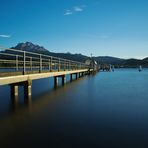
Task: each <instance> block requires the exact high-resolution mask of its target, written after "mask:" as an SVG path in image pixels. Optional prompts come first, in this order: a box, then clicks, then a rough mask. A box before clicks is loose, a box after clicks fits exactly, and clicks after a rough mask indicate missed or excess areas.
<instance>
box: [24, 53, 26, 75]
mask: <svg viewBox="0 0 148 148" xmlns="http://www.w3.org/2000/svg"><path fill="white" fill-rule="evenodd" d="M25 72H26V52H25V51H24V54H23V75H25Z"/></svg>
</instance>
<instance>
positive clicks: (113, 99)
mask: <svg viewBox="0 0 148 148" xmlns="http://www.w3.org/2000/svg"><path fill="white" fill-rule="evenodd" d="M67 79H68V80H69V77H67ZM9 89H10V88H9V86H3V87H2V86H0V148H5V147H51V148H55V147H57V148H60V147H64V148H71V147H75V148H78V147H80V148H83V147H90V148H93V147H96V148H147V147H148V70H147V69H144V70H143V71H142V72H138V71H137V69H119V70H116V71H115V72H100V73H97V74H96V75H94V76H86V77H83V78H80V79H78V80H77V81H73V82H72V83H67V85H65V86H64V87H59V88H58V89H57V90H53V79H52V78H51V79H43V80H38V81H34V82H33V97H32V100H30V101H29V102H28V103H24V99H23V92H22V88H20V90H19V91H20V98H19V102H18V103H17V104H12V102H11V99H10V94H9Z"/></svg>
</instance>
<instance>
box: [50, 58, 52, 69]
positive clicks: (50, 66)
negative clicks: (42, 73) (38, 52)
mask: <svg viewBox="0 0 148 148" xmlns="http://www.w3.org/2000/svg"><path fill="white" fill-rule="evenodd" d="M50 71H52V57H51V58H50Z"/></svg>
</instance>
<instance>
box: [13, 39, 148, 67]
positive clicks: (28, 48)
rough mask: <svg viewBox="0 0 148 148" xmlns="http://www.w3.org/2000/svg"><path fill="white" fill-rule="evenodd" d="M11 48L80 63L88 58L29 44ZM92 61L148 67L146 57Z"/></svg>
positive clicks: (99, 58)
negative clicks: (141, 58) (140, 58)
mask: <svg viewBox="0 0 148 148" xmlns="http://www.w3.org/2000/svg"><path fill="white" fill-rule="evenodd" d="M12 48H15V49H18V50H23V51H30V52H36V53H41V54H47V55H50V56H56V57H61V58H66V59H70V60H74V61H80V62H85V60H87V59H88V58H89V57H88V56H85V55H82V54H71V53H54V52H50V51H48V50H47V49H45V48H44V47H42V46H39V45H35V44H33V43H31V42H26V43H19V44H17V45H16V46H15V47H12ZM94 59H95V60H96V61H97V62H99V63H101V64H104V63H105V64H114V65H120V66H126V67H135V66H138V65H143V66H148V57H147V58H144V59H143V60H139V59H127V60H126V59H121V58H117V57H111V56H97V57H94Z"/></svg>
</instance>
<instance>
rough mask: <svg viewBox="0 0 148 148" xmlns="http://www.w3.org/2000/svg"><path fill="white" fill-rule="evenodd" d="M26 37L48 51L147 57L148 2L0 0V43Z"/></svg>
mask: <svg viewBox="0 0 148 148" xmlns="http://www.w3.org/2000/svg"><path fill="white" fill-rule="evenodd" d="M26 41H31V42H33V43H35V44H39V45H41V46H44V47H45V48H47V49H48V50H49V51H52V52H71V53H82V54H85V55H90V54H91V53H92V54H93V55H94V56H116V57H121V58H144V57H146V56H148V0H0V46H4V47H11V46H15V45H16V44H17V43H19V42H26Z"/></svg>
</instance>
